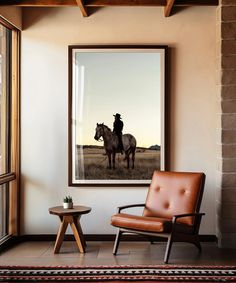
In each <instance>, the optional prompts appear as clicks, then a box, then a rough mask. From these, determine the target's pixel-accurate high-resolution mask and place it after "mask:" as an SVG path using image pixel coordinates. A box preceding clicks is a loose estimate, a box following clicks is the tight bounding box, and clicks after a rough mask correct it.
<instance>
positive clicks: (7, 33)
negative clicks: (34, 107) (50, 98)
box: [0, 25, 11, 175]
mask: <svg viewBox="0 0 236 283" xmlns="http://www.w3.org/2000/svg"><path fill="white" fill-rule="evenodd" d="M10 38H11V30H9V29H7V28H6V27H4V26H2V25H0V175H1V174H4V173H7V172H9V162H8V156H9V154H8V150H9V146H8V144H9V132H10V130H9V126H10V123H9V114H10V113H9V100H10V99H9V98H10V84H9V81H10V51H11V46H10V45H11V42H10V41H11V40H10Z"/></svg>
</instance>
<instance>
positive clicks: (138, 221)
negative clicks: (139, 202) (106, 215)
mask: <svg viewBox="0 0 236 283" xmlns="http://www.w3.org/2000/svg"><path fill="white" fill-rule="evenodd" d="M111 225H113V226H116V227H120V228H127V229H132V230H138V231H145V232H170V230H171V226H172V222H171V220H170V219H165V218H157V217H145V216H136V215H131V214H126V213H118V214H115V215H113V216H112V218H111Z"/></svg>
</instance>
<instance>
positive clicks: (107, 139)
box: [94, 123, 136, 169]
mask: <svg viewBox="0 0 236 283" xmlns="http://www.w3.org/2000/svg"><path fill="white" fill-rule="evenodd" d="M101 137H102V138H103V141H104V148H105V151H106V155H107V156H108V162H109V164H108V168H109V169H111V158H112V167H113V169H115V157H116V153H119V152H120V149H119V140H118V136H117V135H116V134H115V133H113V132H112V131H111V129H110V128H109V127H108V126H106V125H104V123H102V124H98V123H97V127H96V129H95V136H94V139H95V140H97V141H98V140H99V139H100V138H101ZM122 143H123V148H124V153H125V160H126V161H127V169H129V166H130V154H131V157H132V169H134V160H135V150H136V139H135V137H134V136H132V135H131V134H124V135H122Z"/></svg>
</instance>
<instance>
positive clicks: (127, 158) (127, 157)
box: [126, 154, 129, 169]
mask: <svg viewBox="0 0 236 283" xmlns="http://www.w3.org/2000/svg"><path fill="white" fill-rule="evenodd" d="M126 160H127V169H129V154H127V155H126Z"/></svg>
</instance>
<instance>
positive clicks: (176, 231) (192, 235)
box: [113, 193, 205, 263]
mask: <svg viewBox="0 0 236 283" xmlns="http://www.w3.org/2000/svg"><path fill="white" fill-rule="evenodd" d="M201 198H202V193H201V195H200V197H199V200H198V203H199V202H200V203H201ZM199 206H200V205H198V208H199ZM132 207H145V203H142V204H131V205H125V206H120V207H118V211H117V213H120V212H121V211H122V210H124V209H127V208H132ZM203 215H205V213H199V212H196V213H187V214H179V215H175V216H173V218H172V230H171V232H170V233H158V232H157V233H149V232H144V231H140V230H132V229H125V228H118V231H117V234H116V239H115V243H114V249H113V254H114V255H116V254H117V250H118V247H119V243H120V239H121V236H122V234H123V233H135V234H141V235H145V236H151V237H163V238H167V239H168V240H167V246H166V251H165V257H164V262H165V263H168V260H169V256H170V252H171V247H172V244H173V242H188V243H192V244H194V245H195V246H196V247H197V248H198V250H199V252H201V244H200V239H199V234H198V233H199V227H200V223H201V219H202V216H203ZM189 216H193V217H194V224H193V226H189V228H190V229H189V231H187V232H185V231H184V229H183V227H184V226H183V225H181V224H178V222H177V220H178V219H180V218H183V217H189ZM151 242H152V241H151Z"/></svg>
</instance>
